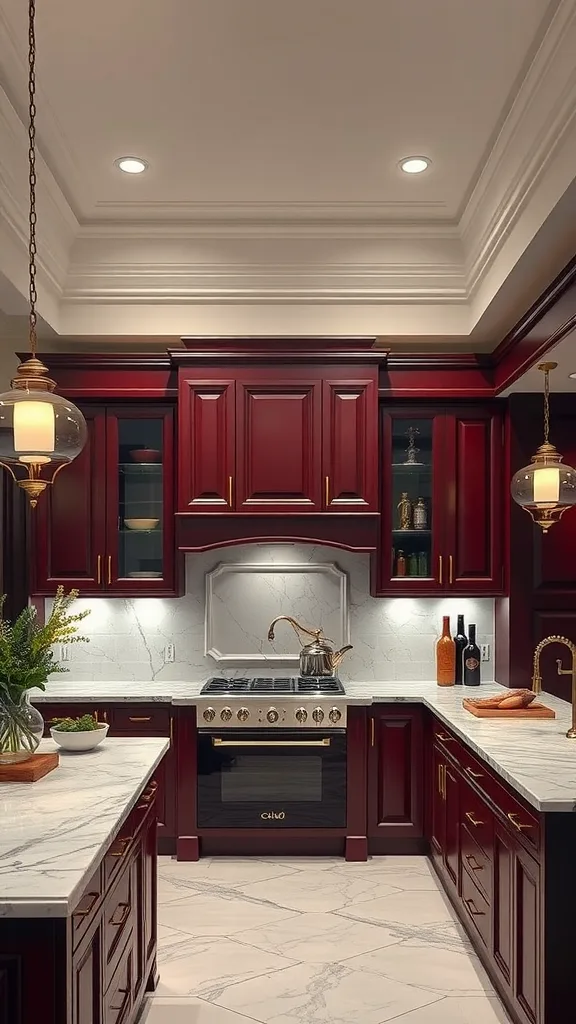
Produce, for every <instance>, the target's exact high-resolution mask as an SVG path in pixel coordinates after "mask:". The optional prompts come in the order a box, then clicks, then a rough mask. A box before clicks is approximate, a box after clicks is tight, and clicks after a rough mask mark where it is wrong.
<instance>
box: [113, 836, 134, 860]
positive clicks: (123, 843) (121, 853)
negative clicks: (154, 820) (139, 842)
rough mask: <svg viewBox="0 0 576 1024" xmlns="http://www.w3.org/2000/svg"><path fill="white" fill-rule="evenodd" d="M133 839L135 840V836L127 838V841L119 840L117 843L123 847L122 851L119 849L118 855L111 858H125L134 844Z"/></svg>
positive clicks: (115, 854)
mask: <svg viewBox="0 0 576 1024" xmlns="http://www.w3.org/2000/svg"><path fill="white" fill-rule="evenodd" d="M133 838H134V836H126V838H125V839H117V840H116V842H117V843H118V845H119V846H120V847H121V849H119V850H118V851H117V852H116V853H112V854H111V856H112V857H125V856H126V854H127V852H128V848H129V846H130V843H131V842H132V840H133Z"/></svg>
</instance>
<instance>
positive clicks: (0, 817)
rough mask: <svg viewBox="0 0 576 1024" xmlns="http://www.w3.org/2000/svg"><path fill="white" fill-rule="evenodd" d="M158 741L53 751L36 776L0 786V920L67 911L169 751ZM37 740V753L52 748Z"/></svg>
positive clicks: (49, 742)
mask: <svg viewBox="0 0 576 1024" xmlns="http://www.w3.org/2000/svg"><path fill="white" fill-rule="evenodd" d="M168 746H169V744H168V741H167V740H164V739H122V740H120V739H107V740H106V741H105V742H104V743H103V744H102V745H101V746H99V747H97V748H96V749H95V750H93V751H89V752H86V753H84V754H81V755H79V754H69V753H66V752H62V751H60V764H59V766H58V768H57V769H56V770H55V771H53V772H51V773H50V774H49V775H47V776H45V778H43V779H40V780H39V781H38V782H36V783H33V784H30V783H14V782H5V783H2V784H0V822H1V827H0V919H1V918H2V917H17V918H20V917H66V916H67V915H68V914H69V913H71V911H72V910H73V909H74V907H75V905H76V903H77V902H78V899H79V898H80V896H81V894H82V891H83V889H84V887H85V885H86V884H87V883H88V882H89V880H90V877H91V875H92V874H93V872H94V870H95V868H96V865H97V863H98V861H99V860H100V859H101V857H102V856H103V854H104V853H105V851H106V849H107V847H108V846H109V845H110V843H111V842H112V840H113V839H114V837H115V836H116V835H117V834H118V831H119V829H120V827H121V826H122V823H123V822H124V821H125V819H126V817H127V815H128V814H129V812H130V811H131V810H132V808H133V807H134V805H135V804H136V801H137V800H138V798H139V796H140V794H141V793H142V790H143V789H144V787H145V786H146V783H147V782H148V780H149V779H150V777H151V776H152V775H153V773H154V771H155V769H156V767H157V765H158V764H159V762H160V761H161V759H162V757H163V756H164V754H165V753H166V751H167V750H168ZM56 749H57V747H56V744H55V743H54V742H53V741H52V740H42V743H41V745H40V750H41V751H49V750H56Z"/></svg>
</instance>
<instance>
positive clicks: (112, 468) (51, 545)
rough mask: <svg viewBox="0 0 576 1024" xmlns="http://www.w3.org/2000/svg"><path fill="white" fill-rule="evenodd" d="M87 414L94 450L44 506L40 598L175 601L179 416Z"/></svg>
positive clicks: (38, 544) (163, 412) (38, 527)
mask: <svg viewBox="0 0 576 1024" xmlns="http://www.w3.org/2000/svg"><path fill="white" fill-rule="evenodd" d="M83 411H84V412H85V415H86V419H87V422H88V427H89V439H88V443H87V446H86V448H85V449H84V450H83V452H82V453H81V454H80V455H79V456H78V458H77V459H76V460H75V461H74V462H73V463H72V464H71V465H70V466H68V467H66V468H65V469H63V470H62V472H61V473H59V474H58V476H57V477H56V480H55V482H54V484H53V486H52V487H51V488H49V491H48V494H47V501H46V502H45V503H42V502H39V504H38V510H37V511H38V513H39V514H38V516H37V517H36V519H35V520H34V530H35V557H34V559H33V578H32V593H34V594H39V595H42V594H46V595H49V594H53V593H54V591H55V590H56V587H57V586H58V585H59V584H63V585H64V586H65V587H67V588H68V587H76V588H77V589H78V590H79V591H80V593H81V595H82V596H91V595H95V596H99V595H102V594H108V595H118V594H120V595H124V596H142V595H144V594H148V593H152V594H163V595H166V596H170V595H173V594H174V593H175V592H176V589H177V585H176V572H175V543H174V515H173V511H174V499H173V489H174V470H173V455H174V413H173V409H172V407H170V406H164V405H162V406H153V405H150V406H123V407H120V406H109V407H107V408H101V407H99V408H92V407H90V408H87V409H85V410H83Z"/></svg>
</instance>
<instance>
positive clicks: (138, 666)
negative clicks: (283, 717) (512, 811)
mask: <svg viewBox="0 0 576 1024" xmlns="http://www.w3.org/2000/svg"><path fill="white" fill-rule="evenodd" d="M232 562H234V563H239V562H240V563H250V564H251V566H252V567H254V563H263V567H264V565H265V567H266V568H265V571H264V572H263V573H262V574H259V573H258V571H257V570H256V571H255V570H254V568H252V572H251V577H250V588H249V594H248V593H244V591H243V590H242V588H238V587H236V588H235V589H234V590H233V591H232V592H231V593H232V595H236V596H235V597H233V598H230V599H229V600H228V603H227V609H226V612H227V615H228V616H229V617H230V620H231V621H232V620H233V621H234V630H235V634H236V636H237V635H238V632H239V631H244V632H246V633H248V632H250V633H251V634H252V635H253V636H252V639H251V643H252V644H256V648H254V649H257V650H258V651H259V652H260V653H259V655H258V657H259V658H260V660H259V661H257V660H255V661H254V664H253V666H252V667H250V666H249V664H247V661H246V658H244V660H243V661H239V662H238V664H237V665H235V664H234V662H233V661H232V662H231V661H230V660H229V659H227V661H226V664H222V663H218V662H217V661H215V660H214V658H212V657H210V656H209V655H207V654H206V653H205V650H206V646H205V643H206V631H205V606H206V600H205V599H206V575H207V573H210V572H212V571H213V570H214V569H215V567H216V566H218V565H219V564H221V563H232ZM272 563H274V564H277V565H278V570H279V571H278V579H277V581H276V580H275V575H274V574H273V573H271V571H270V566H271V564H272ZM292 563H299V564H300V565H304V564H306V563H312V564H314V565H318V564H320V563H329V564H331V565H334V564H335V565H336V566H338V567H339V568H340V569H341V570H343V571H344V573H346V575H347V588H346V590H347V605H348V607H347V628H349V632H350V642H351V643H352V644H353V645H354V650H353V651H350V652H349V653H348V654H347V655H346V657H345V659H344V661H343V663H342V665H341V668H340V672H339V674H340V676H341V678H342V679H343V680H344V681H346V680H358V681H360V680H366V681H369V680H372V679H374V680H376V679H377V680H382V681H388V680H410V679H412V680H419V679H433V678H435V660H434V644H435V641H436V639H437V637H438V635H439V632H440V628H441V625H442V615H450V616H451V624H452V627H453V629H454V627H455V625H456V615H457V613H459V612H461V613H463V614H464V615H465V620H466V623H468V622H475V623H476V626H477V634H478V642H479V643H487V644H490V655H491V660H490V661H488V662H485V663H483V666H482V668H483V678H484V679H486V680H490V679H493V676H494V670H493V661H492V657H493V647H494V602H493V600H492V599H491V598H475V599H472V598H433V597H423V598H418V599H416V598H400V597H399V598H389V599H386V598H373V597H371V596H370V590H369V556H368V555H361V554H353V553H351V552H346V551H341V550H340V549H335V548H329V547H323V546H311V545H305V544H249V545H242V546H238V547H232V548H224V549H221V550H219V551H209V552H205V553H202V554H190V555H187V556H186V594H185V596H184V597H181V598H139V599H122V598H92V599H86V600H79V601H78V606H79V608H84V607H87V608H90V611H91V614H90V616H89V617H88V618H87V619H86V620H85V621H84V622H83V623H82V627H83V631H84V633H85V634H86V635H88V636H89V637H90V643H89V644H77V645H76V644H75V645H72V646H71V647H69V648H68V653H69V655H70V660H69V662H67V664H66V667H67V668H69V669H70V675H69V677H68V678H69V679H70V680H91V679H97V680H103V681H104V680H118V681H120V682H121V681H123V680H139V681H145V680H159V681H161V680H191V681H198V680H201V679H204V678H206V677H207V676H209V675H218V674H220V673H221V672H222V671H223V670H225V671H226V673H227V674H228V673H230V672H232V673H236V674H238V675H244V674H246V673H247V672H249V671H253V672H254V674H258V675H263V674H271V675H272V674H286V672H287V670H289V671H290V672H293V670H294V663H293V662H291V661H290V660H287V661H285V662H284V663H282V662H279V661H278V660H276V661H273V660H272V661H270V662H268V661H265V660H261V655H262V652H264V653H266V651H268V650H270V651H271V653H272V654H274V655H275V656H276V658H277V657H278V654H282V655H284V654H286V655H287V656H288V659H290V656H292V657H293V656H294V655H295V653H296V649H297V647H296V643H295V637H294V635H293V633H292V631H291V629H290V627H289V626H288V625H287V624H282V625H281V626H279V628H278V632H277V639H276V642H275V644H274V648H273V649H272V648H270V647H269V645H268V644H267V641H266V629H267V626H268V623H269V622H270V619H271V618H273V617H274V616H275V615H277V614H279V613H280V612H283V613H285V614H293V615H294V616H295V617H296V618H300V619H301V620H302V622H303V623H304V624H307V625H310V626H320V625H323V626H325V627H326V632H327V633H328V628H327V626H328V624H329V622H331V621H332V620H333V618H334V603H333V600H334V598H333V594H332V593H331V592H329V591H328V590H326V588H324V590H323V589H322V588H321V587H320V589H318V588H305V593H306V594H307V596H306V599H301V600H298V601H296V602H295V604H296V606H295V604H294V603H293V601H292V600H291V595H292V592H291V591H290V589H289V587H288V583H287V581H290V580H292V579H293V575H292V574H290V573H287V572H286V571H285V567H286V566H287V565H288V564H292ZM283 567H284V571H283ZM290 585H292V584H290ZM260 637H261V640H262V643H261V645H260V646H258V642H259V638H260ZM333 639H335V640H338V641H339V642H340V641H341V637H337V636H334V637H333ZM168 644H173V645H174V661H173V662H169V663H166V661H165V652H166V646H167V645H168ZM61 678H62V679H64V678H65V677H61Z"/></svg>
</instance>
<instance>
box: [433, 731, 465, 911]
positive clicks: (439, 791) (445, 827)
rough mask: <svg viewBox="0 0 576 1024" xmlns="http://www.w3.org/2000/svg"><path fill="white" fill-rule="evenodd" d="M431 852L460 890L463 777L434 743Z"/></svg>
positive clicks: (440, 869) (442, 870) (450, 881)
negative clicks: (461, 783) (461, 777)
mask: <svg viewBox="0 0 576 1024" xmlns="http://www.w3.org/2000/svg"><path fill="white" fill-rule="evenodd" d="M431 769H432V778H431V786H432V792H431V805H432V806H431V837H430V838H431V852H432V859H433V860H434V862H435V863H436V866H437V868H438V870H439V871H440V873H441V875H442V877H443V878H444V879H445V880H446V882H447V883H448V884H451V885H452V886H453V887H454V889H455V890H456V891H458V890H459V885H460V882H459V878H460V870H459V860H460V776H459V773H458V770H457V768H455V767H454V765H453V764H452V763H451V762H450V760H449V759H448V758H446V756H445V754H444V751H443V750H442V749H441V748H440V747H439V746H437V745H436V744H433V746H432V763H431Z"/></svg>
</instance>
